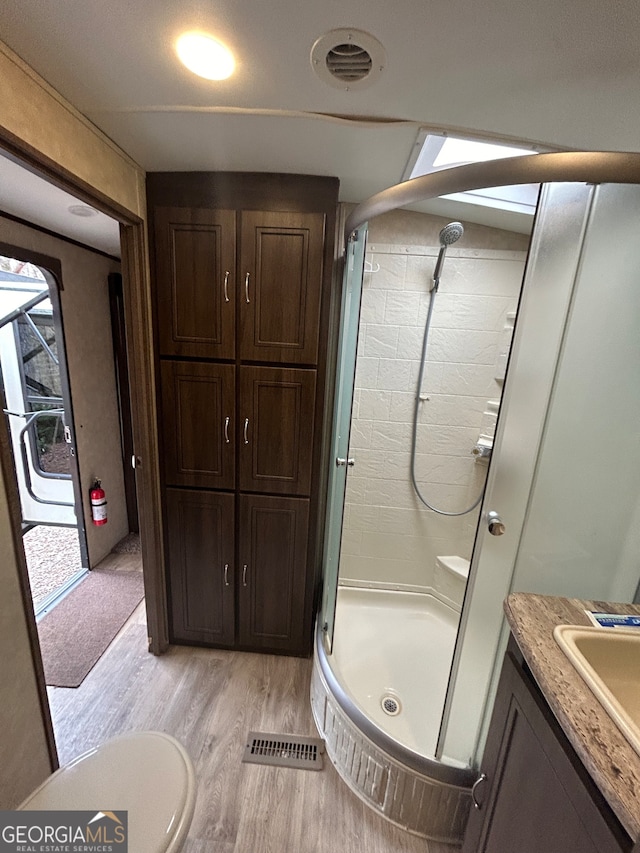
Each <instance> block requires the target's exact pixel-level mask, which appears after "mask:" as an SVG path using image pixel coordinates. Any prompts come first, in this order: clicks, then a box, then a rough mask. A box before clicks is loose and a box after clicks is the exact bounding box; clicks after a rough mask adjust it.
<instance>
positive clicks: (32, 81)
mask: <svg viewBox="0 0 640 853" xmlns="http://www.w3.org/2000/svg"><path fill="white" fill-rule="evenodd" d="M0 80H2V86H1V87H0V140H3V141H4V142H5V144H6V145H8V146H10V147H11V148H13V150H14V151H16V152H24V154H25V155H28V156H29V157H31V158H32V159H35V160H37V161H38V162H39V163H41V164H42V166H43V168H49V169H50V170H51V171H52V172H53V171H56V170H57V171H58V172H62V173H63V174H65V173H66V174H67V175H69V176H71V177H73V178H74V180H75V181H76V182H78V183H81V184H83V185H84V186H85V187H86V188H87V190H88V191H92V194H93V191H95V195H98V196H100V197H101V198H103V199H104V200H105V201H106V202H107V203H109V204H111V205H112V206H114V207H118V208H119V209H120V210H121V211H122V213H123V216H125V217H127V218H130V219H131V220H135V219H136V218H142V219H144V218H145V195H144V172H143V171H142V170H141V169H140V168H139V167H138V166H136V164H135V163H134V162H133V161H132V160H131V159H130V158H128V157H127V156H126V155H125V154H124V153H123V152H122V151H120V150H119V149H118V148H117V147H116V146H115V145H114V144H113V143H112V142H111V141H110V140H108V139H107V137H105V136H104V134H102V133H100V132H99V131H98V130H97V129H96V128H95V127H94V126H93V125H92V124H91V123H90V122H89V121H87V120H86V119H85V118H84V117H82V116H81V115H80V114H79V113H78V112H77V110H75V109H74V108H73V107H72V106H71V105H70V104H68V103H67V102H66V101H65V100H64V99H63V98H61V96H60V95H58V93H57V92H55V91H54V90H53V89H52V88H51V87H50V86H49V85H48V84H47V83H46V82H45V81H44V80H42V79H41V78H40V77H38V75H37V74H36V73H35V72H34V71H33V70H32V69H30V68H29V67H28V66H27V65H25V64H24V63H23V62H22V61H21V60H20V59H19V58H18V57H17V56H16V55H15V54H14V53H12V51H10V50H9V49H8V48H7V47H6V46H5V45H3V44H1V43H0ZM138 267H139V270H140V273H141V275H142V276H143V277H144V276H147V275H148V268H147V264H146V259H145V258H140V260H139V262H138ZM142 304H144V300H142ZM150 381H153V380H152V379H151V380H150ZM2 428H3V429H4V427H2ZM147 467H148V468H150V467H151V466H147ZM7 482H8V481H7V480H5V479H3V480H2V482H0V553H1V554H2V559H1V560H0V642H1V643H2V655H0V695H1V696H2V701H1V702H0V762H1V763H0V779H1V780H2V781H1V785H0V807H2V808H10V807H11V806H12V805H14V804H15V803H16V802H18V801H20V800H21V799H22V798H23V797H24V795H25V794H26V793H28V791H30V790H31V789H33V788H34V787H35V785H36V784H38V782H40V781H42V779H43V778H44V777H45V776H46V775H47V773H48V771H49V770H50V769H51V766H50V759H49V755H48V751H47V746H46V721H45V717H44V715H43V713H42V709H41V707H40V703H39V697H38V691H37V682H36V676H35V672H36V667H35V662H34V661H33V658H32V653H31V648H30V644H29V639H28V624H29V622H30V621H31V620H33V615H32V612H31V611H25V607H24V605H23V603H22V601H21V599H20V597H19V594H18V593H17V592H16V590H17V589H18V555H17V554H16V552H15V549H14V546H13V542H12V540H11V536H10V534H11V521H10V516H9V512H8V505H7V494H8V492H7Z"/></svg>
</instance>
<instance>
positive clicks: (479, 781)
mask: <svg viewBox="0 0 640 853" xmlns="http://www.w3.org/2000/svg"><path fill="white" fill-rule="evenodd" d="M486 781H487V774H486V773H481V774H480V775H479V776H478V778H477V779H476V781H475V782H474V783H473V787H472V788H471V799H472V800H473V807H474V809H477V810H478V811H480V809H481V808H482V803H479V802H478V798H477V797H476V793H477V790H478V788H479V787H480V785H481V784H482V783H483V782H486Z"/></svg>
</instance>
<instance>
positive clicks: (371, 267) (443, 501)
mask: <svg viewBox="0 0 640 853" xmlns="http://www.w3.org/2000/svg"><path fill="white" fill-rule="evenodd" d="M437 255H438V246H437V245H436V246H414V245H411V246H409V245H396V244H394V245H392V244H381V243H374V244H373V245H371V244H370V245H369V247H368V250H367V256H366V267H365V269H366V270H367V272H365V277H364V289H363V301H362V312H361V317H360V329H359V337H358V355H357V369H356V384H355V397H354V409H353V420H352V425H351V443H350V450H349V455H350V456H351V457H354V458H355V465H354V467H353V468H350V469H349V474H348V479H347V493H346V504H345V519H344V528H343V539H342V552H341V564H340V581H341V582H343V583H344V582H347V583H358V584H365V585H373V586H383V587H391V588H393V587H399V588H405V589H406V588H410V589H415V590H427V589H429V588H430V587H431V586H432V584H433V570H434V565H435V558H436V555H439V554H440V555H444V554H458V555H460V556H463V557H466V558H470V556H471V550H472V547H473V539H474V535H475V529H476V524H477V520H478V512H479V510H478V509H476V510H474V511H473V512H472V513H469V514H468V515H464V516H461V517H447V516H441V515H437V514H436V513H434V512H431V511H430V510H428V509H427V508H426V507H424V506H423V505H422V504H421V503H420V501H419V499H418V498H417V497H416V495H415V493H414V491H413V488H412V485H411V481H410V474H409V466H410V451H411V423H412V417H413V405H414V399H415V393H416V382H417V377H418V370H419V361H420V353H421V348H422V337H423V332H424V325H425V320H426V316H427V309H428V304H429V298H430V296H429V290H430V288H431V283H432V279H431V277H432V274H433V270H434V267H435V262H436V258H437ZM525 257H526V254H525V252H524V251H511V250H509V251H505V250H500V249H497V250H496V249H469V248H457V247H455V246H453V247H451V248H449V250H448V252H447V257H446V259H445V263H444V267H443V270H442V274H441V279H440V289H439V292H438V294H437V295H436V296H435V299H436V302H435V306H434V312H433V320H432V326H431V330H432V331H431V333H430V338H429V348H428V352H427V366H426V369H425V376H424V381H423V384H422V396H423V397H425V398H426V399H424V401H423V402H421V404H420V416H419V428H418V439H417V465H416V472H417V479H418V482H419V484H420V487H421V491H422V493H423V495H424V496H425V497H426V498H427V500H428V501H429V502H430V503H432V504H433V505H435V506H436V507H438V508H441V509H444V510H448V511H458V510H461V509H464V508H466V507H468V506H470V505H471V504H472V503H473V502H474V500H475V498H476V497H477V496H478V494H479V493H480V490H481V488H482V486H483V484H484V480H485V477H486V473H487V465H486V463H482V462H478V461H476V457H475V456H474V455H473V453H472V451H473V449H474V447H475V446H476V443H477V442H478V439H479V436H480V435H481V434H487V433H491V430H492V428H493V424H492V418H491V416H489V415H487V414H486V412H487V403H488V401H498V400H499V399H500V395H501V391H502V382H501V380H500V379H499V378H496V377H499V376H500V362H501V358H500V355H501V353H504V350H505V348H507V347H508V343H509V338H510V335H509V332H508V331H506V330H505V326H507V324H508V321H509V319H512V315H513V312H515V310H516V306H517V300H518V296H519V292H520V286H521V282H522V275H523V269H524V261H525ZM509 315H511V317H510V316H509Z"/></svg>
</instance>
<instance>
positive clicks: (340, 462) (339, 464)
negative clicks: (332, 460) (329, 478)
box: [336, 456, 356, 468]
mask: <svg viewBox="0 0 640 853" xmlns="http://www.w3.org/2000/svg"><path fill="white" fill-rule="evenodd" d="M355 464H356V460H355V459H351V458H349V459H344V458H343V457H342V456H338V457H336V468H342V467H344V466H345V465H348V466H349V468H353V466H354V465H355Z"/></svg>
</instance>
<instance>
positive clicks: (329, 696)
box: [311, 649, 471, 844]
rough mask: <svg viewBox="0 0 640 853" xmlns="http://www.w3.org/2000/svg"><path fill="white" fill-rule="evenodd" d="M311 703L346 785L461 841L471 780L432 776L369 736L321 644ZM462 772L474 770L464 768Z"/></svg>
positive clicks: (395, 814) (394, 817) (419, 826)
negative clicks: (338, 692) (332, 684)
mask: <svg viewBox="0 0 640 853" xmlns="http://www.w3.org/2000/svg"><path fill="white" fill-rule="evenodd" d="M311 709H312V712H313V717H314V720H315V723H316V727H317V729H318V731H319V733H320V735H321V736H322V737H323V738H324V740H325V744H326V750H327V755H328V757H329V759H330V761H331V763H332V764H333V766H334V767H335V768H336V770H337V771H338V774H339V775H340V777H341V778H342V780H343V781H344V782H345V783H346V784H347V785H348V787H349V788H350V789H351V790H352V791H353V792H354V793H355V794H356V795H357V796H358V797H359V798H360V799H361V800H363V802H365V803H366V804H367V805H368V806H369V807H370V808H372V809H374V810H375V811H376V812H377V813H378V814H380V815H381V816H382V817H384V818H386V819H387V820H389V821H390V822H391V823H393V824H395V825H396V826H399V827H400V828H401V829H405V830H407V831H408V832H411V833H413V834H414V835H419V836H421V837H423V838H427V839H430V840H432V841H438V842H440V843H443V844H460V843H461V842H462V838H463V836H464V831H465V828H466V825H467V819H468V816H469V809H470V807H471V788H470V785H466V784H464V783H463V784H462V785H455V784H450V783H447V782H443V781H440V780H438V779H434V778H433V777H430V776H428V775H425V774H422V773H419V772H417V771H416V770H414V769H413V768H411V767H407V766H405V765H403V764H401V763H400V762H399V761H397V760H396V759H395V758H393V757H392V756H391V755H389V754H388V753H387V752H385V751H384V750H383V749H381V748H380V747H379V746H378V745H376V744H375V743H373V742H372V741H371V740H370V739H369V738H368V737H366V736H365V735H364V734H363V733H362V731H361V730H360V729H359V728H358V727H357V726H356V725H355V723H354V722H353V720H351V719H350V718H349V716H348V715H347V714H346V713H345V711H344V710H343V708H342V707H341V706H340V704H339V703H338V701H337V699H336V697H335V696H334V695H333V693H332V692H331V689H330V688H329V686H328V684H327V680H326V679H325V677H324V673H323V671H322V664H321V662H320V660H319V658H318V650H317V649H316V653H315V654H314V660H313V672H312V676H311ZM460 775H461V778H463V779H464V780H465V782H466V781H467V779H466V777H467V776H471V773H467V772H465V771H461V772H460Z"/></svg>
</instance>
